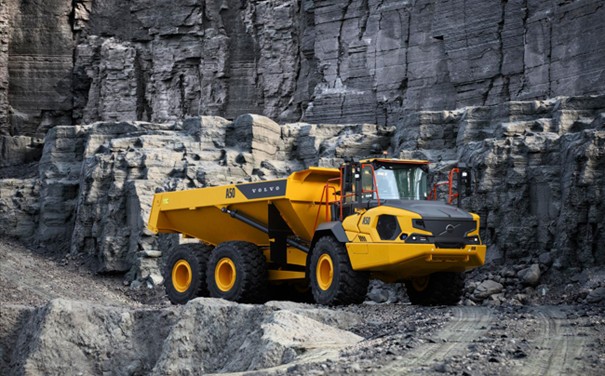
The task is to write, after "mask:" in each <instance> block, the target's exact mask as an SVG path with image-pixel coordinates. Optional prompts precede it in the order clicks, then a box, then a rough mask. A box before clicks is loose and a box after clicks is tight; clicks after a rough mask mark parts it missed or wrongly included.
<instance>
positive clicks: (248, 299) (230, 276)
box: [206, 241, 267, 303]
mask: <svg viewBox="0 0 605 376" xmlns="http://www.w3.org/2000/svg"><path fill="white" fill-rule="evenodd" d="M206 281H207V285H208V290H209V292H210V296H211V297H213V298H222V299H226V300H231V301H235V302H240V303H261V302H263V301H264V300H265V299H266V296H267V262H266V259H265V255H263V253H262V251H261V250H260V249H259V248H258V247H257V246H256V245H254V244H252V243H248V242H242V241H235V242H225V243H221V244H219V245H218V246H217V247H216V248H215V249H214V251H212V254H211V255H210V260H209V261H208V268H207V271H206Z"/></svg>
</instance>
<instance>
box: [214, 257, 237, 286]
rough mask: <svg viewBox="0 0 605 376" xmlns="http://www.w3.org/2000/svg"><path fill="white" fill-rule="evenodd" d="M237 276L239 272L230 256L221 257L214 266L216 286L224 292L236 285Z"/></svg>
mask: <svg viewBox="0 0 605 376" xmlns="http://www.w3.org/2000/svg"><path fill="white" fill-rule="evenodd" d="M236 277H237V272H236V271H235V264H234V263H233V261H231V259H230V258H228V257H224V258H222V259H220V260H219V262H218V263H217V264H216V267H215V268H214V280H215V281H216V287H218V289H219V290H221V291H223V292H227V291H229V290H231V288H233V285H235V278H236Z"/></svg>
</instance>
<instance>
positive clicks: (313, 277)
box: [309, 236, 368, 305]
mask: <svg viewBox="0 0 605 376" xmlns="http://www.w3.org/2000/svg"><path fill="white" fill-rule="evenodd" d="M309 280H310V285H311V291H312V293H313V298H314V299H315V301H316V302H317V303H319V304H327V305H338V304H358V303H362V302H363V301H364V299H365V297H366V294H367V292H368V275H367V273H364V272H357V271H354V270H353V268H352V267H351V262H350V261H349V255H348V254H347V250H346V248H345V246H344V245H343V244H342V243H340V242H338V241H336V239H334V238H333V237H331V236H324V237H322V238H320V239H319V240H318V241H317V243H315V246H314V247H313V253H312V254H311V261H310V267H309Z"/></svg>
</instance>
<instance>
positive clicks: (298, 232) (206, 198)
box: [149, 167, 339, 247]
mask: <svg viewBox="0 0 605 376" xmlns="http://www.w3.org/2000/svg"><path fill="white" fill-rule="evenodd" d="M338 177H339V171H338V169H330V168H313V167H312V168H310V169H308V170H304V171H298V172H295V173H293V174H291V175H290V176H289V177H288V178H287V179H281V180H272V181H264V182H258V183H245V184H231V185H226V186H220V187H209V188H199V189H190V190H185V191H177V192H164V193H158V194H156V195H155V197H154V200H153V206H152V210H151V215H150V218H149V228H150V229H151V230H152V231H153V232H173V233H181V234H184V235H185V236H188V237H195V238H198V239H200V240H202V241H203V242H205V243H209V244H212V245H218V244H220V243H222V242H226V241H233V240H241V241H247V242H250V243H254V244H256V245H258V246H261V247H266V246H268V245H269V234H267V233H265V232H263V231H261V230H258V229H255V228H253V227H251V226H249V225H247V224H245V223H244V222H242V221H240V220H237V219H235V218H233V217H231V216H230V215H228V214H226V213H225V212H223V208H228V209H229V210H231V211H236V212H237V213H238V214H241V215H243V216H245V217H247V218H250V219H252V220H254V221H255V222H258V223H261V224H268V223H269V209H268V208H269V206H270V205H274V206H275V208H277V210H278V211H279V213H280V214H281V217H282V218H283V219H284V221H285V222H286V223H287V224H288V227H289V228H290V229H291V230H292V232H293V235H294V236H295V237H297V238H299V239H302V240H303V241H305V242H310V241H311V239H312V238H313V234H314V231H315V228H314V226H315V225H316V224H319V223H321V222H323V221H325V220H326V215H325V210H326V205H325V199H324V202H323V203H322V201H321V199H322V193H323V191H324V186H325V185H326V183H328V184H331V185H333V186H334V190H336V189H338V182H337V181H334V182H333V183H330V182H329V180H330V179H334V178H338ZM327 210H329V208H328V209H327ZM318 212H319V213H320V214H321V215H319V216H318ZM316 220H317V221H316Z"/></svg>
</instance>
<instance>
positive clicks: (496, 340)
mask: <svg viewBox="0 0 605 376" xmlns="http://www.w3.org/2000/svg"><path fill="white" fill-rule="evenodd" d="M122 279H123V277H122V276H100V275H93V274H91V273H90V272H88V271H85V270H82V269H81V266H80V265H79V263H78V262H77V261H76V260H70V261H69V262H65V261H63V260H56V259H53V258H50V257H46V256H44V255H40V254H36V253H34V252H32V251H30V250H28V249H27V248H25V247H23V246H22V245H20V244H19V243H16V242H14V241H2V242H0V301H1V302H2V304H3V305H4V304H6V305H15V306H17V305H18V306H39V305H42V304H45V303H46V302H48V301H50V300H52V299H55V298H67V299H73V300H82V301H90V302H96V303H99V302H102V303H103V304H106V305H117V306H126V307H143V306H147V307H150V305H149V304H147V305H146V304H145V303H150V302H151V303H153V304H152V305H151V306H153V307H165V306H167V305H168V303H167V301H166V299H165V298H163V297H162V295H161V293H160V292H158V291H157V290H149V291H146V290H145V289H143V290H137V291H133V290H132V289H130V288H128V287H126V286H124V284H123V283H122ZM334 309H335V310H341V311H345V312H350V313H355V314H358V315H360V316H361V317H363V320H362V322H361V323H360V324H358V325H355V326H354V327H352V328H351V331H352V332H353V333H355V334H357V335H359V336H361V337H363V338H364V340H363V341H361V342H359V343H358V344H356V345H354V346H350V347H347V348H345V349H344V350H341V351H340V352H339V353H338V355H336V356H333V357H331V358H330V359H329V360H327V361H325V360H323V361H321V362H314V361H313V360H312V359H307V360H306V361H305V362H295V363H292V364H287V365H285V366H281V367H278V368H275V369H266V370H260V371H255V372H248V373H247V374H257V375H265V374H266V375H273V374H275V375H285V374H295V375H313V374H317V375H323V374H330V375H331V374H352V373H356V374H357V373H362V374H384V375H394V374H408V373H409V374H411V373H413V374H416V375H433V374H450V375H501V374H514V375H560V374H568V375H583V376H590V375H601V374H602V370H603V369H605V307H604V306H603V305H587V304H580V305H564V304H561V305H506V304H503V305H500V306H456V307H418V306H412V305H410V304H409V303H407V302H406V301H405V299H402V301H401V302H399V303H396V304H367V303H366V304H362V305H356V306H346V307H339V308H334Z"/></svg>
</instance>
